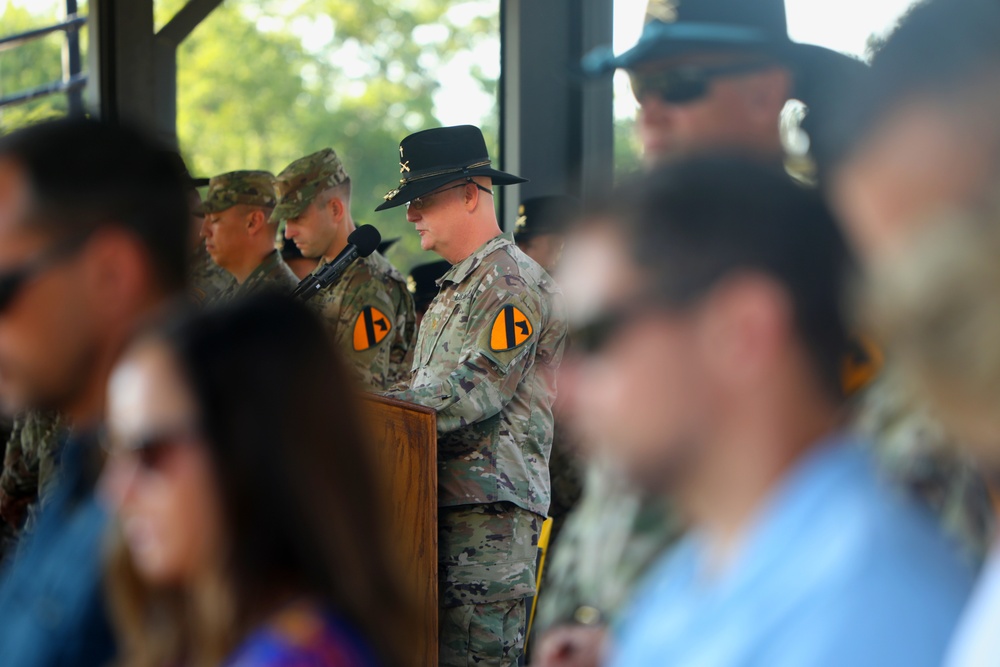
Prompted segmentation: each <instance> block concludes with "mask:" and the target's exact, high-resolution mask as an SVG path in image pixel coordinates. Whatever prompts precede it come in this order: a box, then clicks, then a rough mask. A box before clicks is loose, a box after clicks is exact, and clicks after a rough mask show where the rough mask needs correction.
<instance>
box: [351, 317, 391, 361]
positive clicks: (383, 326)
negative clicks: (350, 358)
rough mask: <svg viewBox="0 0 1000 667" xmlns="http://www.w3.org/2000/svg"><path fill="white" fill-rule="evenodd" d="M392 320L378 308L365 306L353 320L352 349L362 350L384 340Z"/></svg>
mask: <svg viewBox="0 0 1000 667" xmlns="http://www.w3.org/2000/svg"><path fill="white" fill-rule="evenodd" d="M390 331H392V322H391V321H390V320H389V318H388V317H386V316H385V313H383V312H382V311H381V310H379V309H378V308H375V307H374V306H365V307H364V308H362V309H361V313H360V314H359V315H358V319H357V320H355V322H354V351H355V352H364V351H365V350H368V349H371V348H373V347H375V346H376V345H378V344H379V343H381V342H382V341H383V340H385V337H386V336H388V335H389V332H390Z"/></svg>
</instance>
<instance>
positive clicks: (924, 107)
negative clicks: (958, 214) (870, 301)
mask: <svg viewBox="0 0 1000 667" xmlns="http://www.w3.org/2000/svg"><path fill="white" fill-rule="evenodd" d="M998 33H1000V5H997V3H995V2H991V1H990V0H930V1H927V2H922V3H920V4H918V5H916V6H915V7H914V8H913V9H912V10H911V11H910V12H909V13H908V14H907V15H906V16H905V17H904V18H903V19H902V20H901V22H900V24H899V26H898V27H897V28H896V30H895V31H894V32H893V33H892V34H891V35H890V36H889V37H888V39H887V40H886V41H885V43H884V44H882V45H881V46H880V47H879V48H878V51H877V52H876V53H875V55H874V57H873V60H872V67H871V77H870V78H869V80H868V81H867V82H866V84H865V85H863V86H861V87H860V89H859V90H857V91H855V93H853V94H852V95H849V96H847V97H846V98H845V100H846V101H847V103H848V106H849V108H848V110H847V111H846V112H845V113H844V114H843V118H842V119H841V121H839V122H837V123H834V124H832V125H831V126H830V128H829V130H830V131H831V132H833V133H834V134H835V135H836V138H835V139H834V140H833V141H830V142H829V143H830V144H831V145H837V146H839V147H840V149H839V150H838V151H837V152H836V153H835V154H832V155H831V158H832V162H833V164H834V166H833V178H832V180H831V188H832V193H833V195H834V197H833V200H834V202H835V205H836V206H837V208H838V209H839V211H840V213H841V214H842V217H843V218H844V221H845V222H846V223H847V225H848V231H849V232H850V234H851V237H852V239H853V241H854V242H855V244H856V246H857V248H858V249H859V251H860V253H861V255H862V257H863V258H864V259H866V260H868V261H878V260H879V259H881V258H883V257H885V256H886V255H887V254H892V253H895V252H897V251H898V250H900V249H901V248H902V247H905V241H906V239H907V238H908V237H909V236H910V234H911V233H912V231H913V230H915V229H918V228H920V227H923V226H924V225H925V223H926V222H927V221H928V220H930V219H933V218H935V217H936V216H937V214H940V213H943V212H947V211H948V210H949V209H952V208H955V207H964V206H968V205H978V203H980V202H982V201H984V199H988V198H989V192H990V190H992V189H993V188H994V184H995V182H996V178H995V177H996V174H997V171H998V169H1000V123H998V122H997V118H998V117H1000V40H997V39H996V35H997V34H998Z"/></svg>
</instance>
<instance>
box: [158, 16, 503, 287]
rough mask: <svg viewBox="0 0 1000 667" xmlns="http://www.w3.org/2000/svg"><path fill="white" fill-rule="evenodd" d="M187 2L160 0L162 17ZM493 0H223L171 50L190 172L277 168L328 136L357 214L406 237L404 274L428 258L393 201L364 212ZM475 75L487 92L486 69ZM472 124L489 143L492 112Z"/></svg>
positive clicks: (400, 259) (473, 42) (479, 38)
mask: <svg viewBox="0 0 1000 667" xmlns="http://www.w3.org/2000/svg"><path fill="white" fill-rule="evenodd" d="M183 4H184V2H183V0H158V1H157V4H156V23H157V25H158V26H162V25H164V24H165V23H166V22H167V21H169V18H170V17H171V16H172V15H173V14H174V13H175V12H176V11H177V10H178V9H179V8H180V7H181V6H183ZM498 7H499V3H498V2H497V3H496V4H494V3H493V2H491V1H489V0H486V1H485V2H484V1H483V0H477V1H476V2H465V3H460V2H441V1H439V0H367V1H366V2H341V1H339V0H308V1H307V0H242V1H235V2H234V1H233V0H227V1H226V2H224V3H223V4H222V5H221V6H220V7H219V8H218V9H216V10H215V11H214V12H213V13H212V14H211V15H210V16H209V17H208V18H207V19H206V20H205V21H204V22H203V23H202V24H201V25H199V26H198V28H196V29H195V31H194V32H193V33H192V34H191V36H190V37H189V38H188V39H187V40H185V42H184V43H183V44H182V45H181V47H180V49H179V51H178V118H177V130H178V137H179V140H180V144H181V149H182V151H183V152H184V153H185V156H186V157H187V158H188V161H189V163H190V168H191V170H192V172H193V173H196V174H201V175H213V174H217V173H222V172H225V171H230V170H234V169H254V168H262V169H269V170H271V171H273V172H275V173H277V172H279V171H281V169H283V168H284V167H285V166H286V165H287V164H288V163H290V162H291V161H293V160H295V159H297V158H299V157H302V156H303V155H306V154H308V153H311V152H313V151H316V150H319V149H321V148H323V147H325V146H332V147H333V148H334V149H335V150H336V151H337V153H338V154H339V155H340V156H341V159H342V160H343V161H344V165H345V166H346V168H347V170H348V173H349V174H350V175H351V178H352V181H353V183H354V188H353V191H354V196H353V202H352V211H353V213H354V216H355V219H356V220H358V222H359V223H364V222H368V223H371V224H374V225H375V226H376V227H378V228H379V230H380V231H381V232H382V236H383V238H386V239H389V238H395V237H400V238H401V240H400V242H399V243H397V244H396V246H394V247H393V249H392V250H391V252H390V253H389V258H390V259H391V260H392V261H393V263H394V264H396V266H397V267H398V268H400V270H403V271H408V270H409V269H410V268H411V267H412V266H413V265H415V264H419V263H423V262H427V261H433V260H435V259H437V258H436V257H431V256H429V255H428V254H427V253H425V252H423V251H421V250H420V243H419V237H418V236H417V235H416V234H415V233H414V232H413V229H412V225H410V224H409V223H407V222H406V220H405V216H404V213H403V212H402V209H393V210H391V211H388V212H385V213H373V209H374V208H375V206H376V205H377V204H378V203H380V202H381V200H382V195H383V194H384V193H385V192H387V191H388V190H390V189H391V188H392V186H393V185H394V184H395V183H397V182H398V180H399V166H398V148H397V147H398V144H399V141H400V140H401V139H402V138H403V137H404V136H406V135H407V134H410V133H412V132H415V131H417V130H420V129H424V128H427V127H434V126H437V125H440V124H441V123H440V122H439V120H438V119H437V117H436V115H435V107H434V94H435V92H436V91H437V90H438V89H439V88H440V83H439V80H438V72H439V71H440V69H441V67H442V66H443V65H445V64H447V63H449V62H452V61H453V59H455V58H461V57H462V56H463V54H468V53H469V52H470V51H471V50H473V49H476V48H477V47H479V46H480V45H481V44H482V43H483V42H484V40H489V39H490V38H493V39H496V36H497V34H498V31H499V18H498ZM483 8H485V9H488V10H489V11H488V12H485V13H484V12H483V11H482V9H483ZM477 9H478V10H479V11H473V10H477ZM497 57H499V56H497ZM470 60H471V58H470ZM473 76H474V77H475V78H476V79H477V81H478V85H479V86H480V87H481V89H482V90H486V91H489V92H490V93H491V94H492V93H493V92H495V88H496V81H494V80H492V79H491V78H490V77H488V76H485V75H484V74H483V72H482V70H474V71H473ZM470 122H479V123H480V124H481V125H482V126H483V129H484V132H486V133H487V140H488V142H489V143H490V146H491V150H494V149H495V146H496V134H497V127H498V119H497V117H496V114H494V115H493V117H491V118H486V119H470ZM494 155H496V153H494Z"/></svg>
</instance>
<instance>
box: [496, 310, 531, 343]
mask: <svg viewBox="0 0 1000 667" xmlns="http://www.w3.org/2000/svg"><path fill="white" fill-rule="evenodd" d="M529 338H531V322H529V321H528V317H527V315H525V314H524V313H522V312H521V311H520V310H518V309H517V308H516V307H515V306H512V305H510V304H508V305H506V306H504V307H503V308H501V309H500V312H499V313H497V316H496V319H494V320H493V331H492V332H491V334H490V349H491V350H493V351H494V352H506V351H507V350H513V349H514V348H515V347H517V346H519V345H522V344H524V343H525V342H526V341H527V340H528V339H529Z"/></svg>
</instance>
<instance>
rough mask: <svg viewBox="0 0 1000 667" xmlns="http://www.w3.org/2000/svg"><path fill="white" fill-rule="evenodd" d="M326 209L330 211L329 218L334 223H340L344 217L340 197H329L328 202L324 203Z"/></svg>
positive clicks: (342, 203)
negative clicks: (334, 221)
mask: <svg viewBox="0 0 1000 667" xmlns="http://www.w3.org/2000/svg"><path fill="white" fill-rule="evenodd" d="M326 208H327V210H328V211H330V217H331V218H333V219H334V220H336V221H340V220H341V218H343V217H344V211H345V210H346V209H345V208H344V202H343V200H342V199H341V198H340V197H330V201H328V202H327V203H326Z"/></svg>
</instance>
